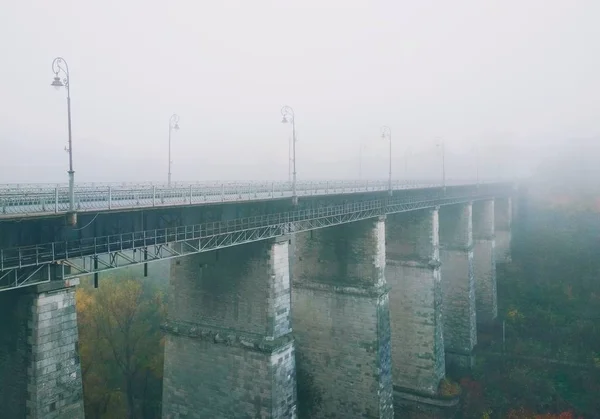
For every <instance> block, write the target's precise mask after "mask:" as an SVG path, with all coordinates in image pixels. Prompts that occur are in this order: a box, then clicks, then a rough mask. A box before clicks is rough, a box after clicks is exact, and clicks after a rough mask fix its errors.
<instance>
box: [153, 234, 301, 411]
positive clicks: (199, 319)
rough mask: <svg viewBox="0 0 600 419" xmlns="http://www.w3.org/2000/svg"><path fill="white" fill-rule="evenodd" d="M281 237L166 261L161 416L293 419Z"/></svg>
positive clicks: (284, 245) (293, 378) (284, 249)
mask: <svg viewBox="0 0 600 419" xmlns="http://www.w3.org/2000/svg"><path fill="white" fill-rule="evenodd" d="M288 262H289V261H288V238H280V239H277V240H266V241H263V242H257V243H252V244H247V245H242V246H236V247H231V248H225V249H222V250H219V251H218V252H210V253H203V254H199V255H191V256H187V257H185V258H181V259H178V260H175V261H173V262H172V265H171V279H170V287H171V292H170V301H169V320H168V322H167V324H166V325H165V326H164V330H165V331H166V332H167V333H166V345H165V366H164V384H163V417H164V418H165V419H176V418H184V417H185V418H209V417H210V418H213V417H214V418H219V417H222V418H230V417H232V418H233V417H247V418H294V417H296V374H295V358H294V340H293V338H292V336H291V328H290V292H291V288H290V279H289V278H290V277H289V263H288Z"/></svg>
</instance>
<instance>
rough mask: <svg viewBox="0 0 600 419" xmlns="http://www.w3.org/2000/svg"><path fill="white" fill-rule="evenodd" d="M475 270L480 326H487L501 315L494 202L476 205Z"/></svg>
mask: <svg viewBox="0 0 600 419" xmlns="http://www.w3.org/2000/svg"><path fill="white" fill-rule="evenodd" d="M473 243H474V247H473V267H474V275H475V297H476V302H475V306H476V307H477V324H478V325H482V326H486V325H489V324H491V323H492V322H493V321H494V320H495V319H496V317H497V316H498V299H497V294H496V252H495V248H496V241H495V229H494V201H493V200H491V199H490V200H486V201H476V202H475V203H474V204H473Z"/></svg>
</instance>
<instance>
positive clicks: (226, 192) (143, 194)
mask: <svg viewBox="0 0 600 419" xmlns="http://www.w3.org/2000/svg"><path fill="white" fill-rule="evenodd" d="M472 184H474V182H470V181H453V182H447V186H460V185H472ZM435 187H441V185H440V184H434V183H431V182H427V181H410V182H406V181H395V182H393V184H392V188H393V190H395V191H401V190H408V189H425V188H435ZM387 190H388V181H379V180H371V181H369V180H363V181H309V182H298V183H297V185H296V193H297V195H298V197H307V196H326V195H339V194H350V193H364V192H378V191H387ZM290 197H292V187H291V183H289V182H232V183H216V182H213V183H199V182H196V183H193V182H190V183H179V184H175V185H174V186H171V187H169V186H167V185H165V184H152V183H141V184H140V183H138V184H127V183H115V184H84V185H81V186H77V187H76V188H75V210H76V211H77V212H89V211H110V210H125V209H135V208H140V209H141V208H157V207H171V206H181V205H201V204H214V203H223V202H240V201H256V200H274V199H282V198H290ZM68 209H69V190H68V187H67V186H65V185H50V184H46V185H44V184H37V185H36V184H21V185H10V184H7V185H0V219H12V218H15V217H31V216H33V217H38V216H42V215H52V214H61V213H65V212H67V211H68Z"/></svg>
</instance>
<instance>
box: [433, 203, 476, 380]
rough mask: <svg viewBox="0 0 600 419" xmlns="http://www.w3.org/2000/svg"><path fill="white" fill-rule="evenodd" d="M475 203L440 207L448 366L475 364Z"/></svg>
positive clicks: (465, 366) (469, 366) (456, 367)
mask: <svg viewBox="0 0 600 419" xmlns="http://www.w3.org/2000/svg"><path fill="white" fill-rule="evenodd" d="M472 210H473V206H472V204H471V203H469V204H460V205H449V206H446V207H443V208H441V210H440V258H441V261H442V291H443V296H444V304H443V306H444V310H443V313H444V315H443V318H444V346H445V352H446V368H447V369H449V368H452V369H455V370H468V369H470V368H472V367H473V364H474V356H473V348H474V347H475V345H476V344H477V324H476V308H475V279H474V273H473V223H472Z"/></svg>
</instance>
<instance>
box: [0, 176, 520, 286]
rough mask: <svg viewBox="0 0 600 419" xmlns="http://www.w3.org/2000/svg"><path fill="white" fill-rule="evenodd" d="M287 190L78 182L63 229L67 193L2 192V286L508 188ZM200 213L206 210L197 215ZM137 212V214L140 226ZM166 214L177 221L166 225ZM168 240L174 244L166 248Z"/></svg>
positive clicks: (326, 185)
mask: <svg viewBox="0 0 600 419" xmlns="http://www.w3.org/2000/svg"><path fill="white" fill-rule="evenodd" d="M289 186H290V185H289V184H288V183H260V184H258V183H245V184H240V183H238V184H229V185H197V184H190V185H186V186H183V187H173V188H167V187H164V186H155V185H151V186H145V185H142V186H139V185H120V186H116V187H113V186H108V187H106V186H95V187H82V188H78V189H77V190H76V198H77V207H76V209H77V211H78V212H82V213H83V214H82V215H80V216H79V220H80V221H79V224H78V225H77V226H75V227H72V228H69V227H67V226H64V222H63V217H61V216H60V215H61V214H64V213H65V212H66V210H67V208H68V203H67V201H66V200H67V199H68V194H67V189H65V188H56V187H55V188H52V187H51V188H48V187H43V186H38V187H35V186H33V185H30V186H29V187H27V188H13V189H8V188H5V189H1V188H0V202H2V203H3V207H2V208H3V211H2V218H1V219H0V291H5V290H10V289H13V288H20V287H24V286H30V285H35V284H40V283H44V282H49V281H51V280H52V279H56V278H62V279H70V278H74V277H79V276H81V275H89V274H96V273H99V272H102V271H108V270H114V269H120V268H123V267H126V266H131V265H138V264H144V265H145V269H147V264H148V263H149V262H153V261H157V260H162V259H171V258H175V257H180V256H183V255H186V254H193V253H201V252H206V251H211V250H216V249H221V248H225V247H230V246H235V245H239V244H244V243H250V242H255V241H259V240H265V239H268V238H273V237H278V236H282V235H285V234H289V233H291V232H302V231H309V230H314V229H318V228H324V227H329V226H333V225H339V224H345V223H349V222H353V221H358V220H363V219H367V218H372V217H376V216H380V215H386V214H392V213H398V212H406V211H414V210H418V209H426V208H432V207H437V206H441V205H449V204H456V203H461V202H469V201H476V200H482V199H490V198H494V197H497V196H499V195H505V194H507V193H510V191H511V190H512V189H511V188H510V186H509V185H507V184H506V183H489V184H483V185H476V184H473V183H471V184H468V183H459V184H454V185H452V186H448V187H447V189H446V190H444V189H443V188H441V187H439V185H423V184H416V183H414V184H406V183H401V182H395V183H394V188H395V189H394V194H393V196H392V197H389V196H388V194H387V187H388V184H387V182H377V181H365V182H362V183H358V182H305V183H300V184H299V185H298V188H297V190H298V195H299V198H300V202H299V205H298V207H293V206H291V205H289V203H288V201H289V199H287V198H289V197H291V188H289ZM507 186H508V187H507ZM348 198H350V199H348ZM261 201H262V202H261ZM209 204H210V205H209ZM232 207H233V208H235V209H234V210H233V211H232V210H231V209H232ZM182 210H184V211H183V212H182ZM207 211H208V212H209V214H208V216H206V215H202V213H206V212H207ZM186 212H187V214H186ZM215 213H218V214H217V215H215ZM136 214H141V215H142V217H141V219H142V221H141V222H140V221H139V220H140V217H138V216H136ZM123 217H125V222H123ZM165 217H167V218H174V219H175V220H174V221H173V220H172V221H171V222H168V223H165V222H164V218H165ZM115 223H116V224H118V226H116V227H115ZM148 227H152V228H148ZM36 229H39V230H42V231H45V232H46V233H42V234H40V233H39V232H38V231H36ZM48 230H50V233H49V234H48ZM176 243H180V244H181V245H179V246H173V245H174V244H176Z"/></svg>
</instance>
